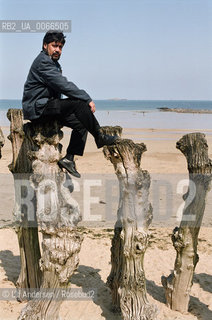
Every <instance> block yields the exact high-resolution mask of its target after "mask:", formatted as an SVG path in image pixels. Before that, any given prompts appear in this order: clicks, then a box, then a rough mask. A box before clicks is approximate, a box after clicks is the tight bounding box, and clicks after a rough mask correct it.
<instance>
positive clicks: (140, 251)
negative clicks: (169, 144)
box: [102, 127, 157, 320]
mask: <svg viewBox="0 0 212 320" xmlns="http://www.w3.org/2000/svg"><path fill="white" fill-rule="evenodd" d="M117 128H119V129H118V130H117ZM102 130H103V132H105V133H107V134H112V135H114V134H118V135H119V136H120V135H121V128H120V127H115V128H114V127H106V128H105V127H104V128H103V129H102ZM144 151H146V146H145V145H144V144H143V143H134V142H133V141H132V140H128V139H120V140H118V141H117V142H116V143H115V144H114V145H112V146H107V147H104V149H103V152H104V155H105V157H106V158H107V159H109V160H110V161H111V162H112V164H113V166H114V169H115V173H116V175H117V178H118V181H119V190H120V197H119V206H118V212H117V222H116V224H115V230H114V237H113V239H112V248H111V264H112V268H111V272H110V275H109V276H108V279H107V284H108V285H109V287H110V289H111V292H112V303H113V308H114V311H118V312H119V311H121V313H122V316H123V319H124V320H140V319H142V320H147V319H148V320H153V319H154V320H155V319H156V317H157V308H156V307H155V306H154V305H151V304H150V303H149V302H148V299H147V292H146V279H145V273H144V265H143V262H144V254H145V251H146V249H147V246H148V241H149V236H150V234H149V231H148V227H149V225H150V223H151V221H152V206H151V204H150V202H149V200H148V196H149V187H150V175H149V173H148V172H147V171H145V170H142V169H141V168H140V162H141V156H142V153H143V152H144Z"/></svg>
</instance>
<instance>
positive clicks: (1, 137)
mask: <svg viewBox="0 0 212 320" xmlns="http://www.w3.org/2000/svg"><path fill="white" fill-rule="evenodd" d="M3 145H4V135H3V132H2V130H1V128H0V159H1V148H2V147H3Z"/></svg>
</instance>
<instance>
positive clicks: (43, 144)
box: [19, 121, 82, 320]
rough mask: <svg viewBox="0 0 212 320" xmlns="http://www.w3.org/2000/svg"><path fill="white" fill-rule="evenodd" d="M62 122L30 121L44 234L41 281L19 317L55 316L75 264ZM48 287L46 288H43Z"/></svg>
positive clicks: (75, 213)
mask: <svg viewBox="0 0 212 320" xmlns="http://www.w3.org/2000/svg"><path fill="white" fill-rule="evenodd" d="M60 129H61V126H60V125H59V123H58V122H57V121H47V122H43V123H33V124H29V125H28V128H27V135H28V137H29V139H30V140H31V141H32V144H33V145H34V146H35V148H34V151H31V152H30V157H31V159H32V170H33V175H32V176H31V181H32V184H33V186H34V189H35V193H36V215H37V220H38V223H39V227H40V230H41V233H42V235H43V242H42V248H43V254H42V257H41V259H40V268H41V271H42V282H41V286H40V292H43V293H45V292H46V294H44V295H43V294H42V295H41V296H39V298H38V299H33V300H31V301H29V302H28V304H27V305H26V307H25V308H24V309H23V310H22V312H21V315H20V317H19V320H20V319H22V320H23V319H25V320H26V319H27V320H33V319H36V320H49V319H51V320H58V319H59V310H60V305H61V303H62V300H63V299H62V297H61V294H59V298H58V295H57V294H58V292H59V293H60V292H61V289H66V288H67V287H68V283H69V279H70V277H71V275H72V274H73V272H74V271H75V269H76V268H77V266H78V263H79V258H78V253H79V251H80V248H81V242H82V235H81V234H80V233H79V232H77V231H76V224H77V223H78V221H79V220H81V216H80V212H79V207H78V203H77V202H76V201H75V200H74V199H73V198H72V197H71V192H72V191H73V184H72V180H71V179H70V177H69V176H68V175H67V174H65V173H64V172H63V171H61V169H60V168H59V166H58V164H57V162H58V160H59V159H60V157H61V154H60V151H61V145H60V143H59V141H60V140H61V138H62V131H61V130H60ZM46 290H47V291H46Z"/></svg>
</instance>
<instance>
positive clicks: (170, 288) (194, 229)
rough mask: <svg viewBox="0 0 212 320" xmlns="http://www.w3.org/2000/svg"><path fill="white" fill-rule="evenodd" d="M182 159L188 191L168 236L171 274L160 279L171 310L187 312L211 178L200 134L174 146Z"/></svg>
mask: <svg viewBox="0 0 212 320" xmlns="http://www.w3.org/2000/svg"><path fill="white" fill-rule="evenodd" d="M176 147H177V149H179V150H180V151H181V152H182V153H183V154H184V155H185V157H186V159H187V162H188V171H189V189H188V192H187V194H185V195H184V200H185V207H184V210H183V214H182V220H181V223H180V227H179V228H178V227H176V228H175V229H174V231H173V234H172V242H173V245H174V248H175V250H176V251H177V256H176V260H175V266H174V272H172V273H171V274H170V275H169V276H168V277H167V278H166V277H162V278H161V280H162V284H163V286H164V288H165V294H166V302H167V305H168V306H169V307H170V308H171V309H172V310H177V311H180V312H182V313H183V312H187V311H188V303H189V294H190V291H191V287H192V279H193V274H194V270H195V267H196V264H197V262H198V260H199V257H198V254H197V243H198V234H199V230H200V226H201V223H202V218H203V214H204V210H205V199H206V195H207V192H208V190H209V186H210V182H211V178H212V175H211V173H212V162H211V160H210V159H209V157H208V145H207V141H206V139H205V135H204V134H202V133H190V134H187V135H184V136H183V137H182V138H181V139H180V140H179V141H178V142H177V144H176Z"/></svg>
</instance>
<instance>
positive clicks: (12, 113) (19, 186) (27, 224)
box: [7, 109, 41, 290]
mask: <svg viewBox="0 0 212 320" xmlns="http://www.w3.org/2000/svg"><path fill="white" fill-rule="evenodd" d="M7 117H8V119H9V120H10V135H9V136H8V139H9V140H10V141H11V143H12V154H13V159H12V163H11V164H10V165H9V169H10V171H11V172H12V174H13V178H14V187H15V206H14V220H15V230H16V233H17V236H18V243H19V249H20V259H21V271H20V275H19V277H18V280H17V283H16V286H17V288H19V289H21V288H24V289H26V290H27V289H31V288H39V287H40V282H41V271H40V268H39V259H40V257H41V255H40V247H39V240H38V228H37V222H36V215H35V199H34V198H33V197H31V198H30V200H29V202H28V204H29V206H28V209H29V210H30V212H29V210H27V206H26V204H27V201H26V196H27V194H29V193H30V192H31V191H33V190H32V188H31V187H30V176H31V175H32V162H31V160H30V158H29V156H28V153H29V151H31V150H32V149H33V147H34V146H33V144H32V142H31V141H30V140H29V139H28V137H27V134H26V131H27V126H28V125H29V124H25V125H24V124H23V114H22V110H19V109H9V110H8V113H7ZM31 193H32V192H31ZM31 200H32V201H31ZM24 203H25V205H24ZM29 216H30V217H31V219H30V220H31V221H29ZM32 224H33V226H32Z"/></svg>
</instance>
